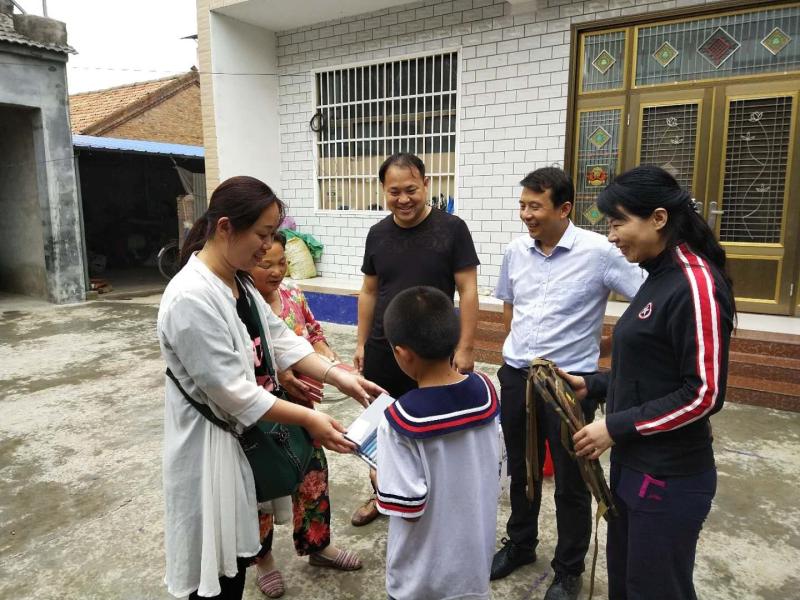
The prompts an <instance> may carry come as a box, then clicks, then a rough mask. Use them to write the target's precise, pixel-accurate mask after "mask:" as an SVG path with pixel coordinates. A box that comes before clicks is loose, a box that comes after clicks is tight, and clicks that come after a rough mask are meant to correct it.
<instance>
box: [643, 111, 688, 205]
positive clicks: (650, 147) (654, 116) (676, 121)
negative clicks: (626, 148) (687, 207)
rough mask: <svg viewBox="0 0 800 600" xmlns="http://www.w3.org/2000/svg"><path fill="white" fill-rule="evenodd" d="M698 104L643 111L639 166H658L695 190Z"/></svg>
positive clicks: (683, 184)
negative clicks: (693, 185)
mask: <svg viewBox="0 0 800 600" xmlns="http://www.w3.org/2000/svg"><path fill="white" fill-rule="evenodd" d="M698 112H699V107H698V105H697V104H675V105H668V106H647V107H645V108H644V110H643V111H642V127H641V132H642V133H641V146H640V148H641V150H640V152H639V164H643V165H657V166H659V167H661V168H662V169H665V170H666V171H668V172H669V173H671V174H672V176H673V177H675V179H677V180H678V183H680V184H681V186H682V187H684V188H686V189H687V190H689V192H690V193H691V191H692V180H693V178H694V169H695V165H694V156H695V148H696V146H697V117H698Z"/></svg>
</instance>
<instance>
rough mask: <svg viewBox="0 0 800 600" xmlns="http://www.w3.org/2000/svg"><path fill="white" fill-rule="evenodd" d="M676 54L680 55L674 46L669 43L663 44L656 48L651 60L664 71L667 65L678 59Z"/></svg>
mask: <svg viewBox="0 0 800 600" xmlns="http://www.w3.org/2000/svg"><path fill="white" fill-rule="evenodd" d="M678 54H680V53H679V52H678V50H677V48H675V46H673V45H672V44H670V43H669V42H664V43H663V44H661V45H660V46H659V47H658V50H656V51H655V52H653V58H655V59H656V62H657V63H658V64H660V65H661V66H662V67H663V68H665V69H666V68H667V65H669V63H671V62H672V61H673V60H675V59H676V58H678Z"/></svg>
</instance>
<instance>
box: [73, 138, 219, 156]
mask: <svg viewBox="0 0 800 600" xmlns="http://www.w3.org/2000/svg"><path fill="white" fill-rule="evenodd" d="M72 145H73V146H75V147H76V148H92V149H94V150H108V151H111V152H133V153H138V154H156V155H159V156H184V157H187V158H204V157H205V150H204V149H203V147H202V146H187V145H185V144H167V143H165V142H145V141H142V140H123V139H120V138H107V137H95V136H93V135H78V134H73V135H72Z"/></svg>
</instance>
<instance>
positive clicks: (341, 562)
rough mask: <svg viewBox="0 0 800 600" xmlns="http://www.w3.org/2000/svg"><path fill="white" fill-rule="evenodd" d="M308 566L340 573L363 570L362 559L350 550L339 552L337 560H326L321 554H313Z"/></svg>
mask: <svg viewBox="0 0 800 600" xmlns="http://www.w3.org/2000/svg"><path fill="white" fill-rule="evenodd" d="M308 564H310V565H311V566H312V567H327V568H329V569H338V570H339V571H358V570H359V569H360V568H361V559H360V558H358V556H356V554H355V553H353V552H350V551H349V550H339V553H338V554H337V555H336V558H325V557H324V556H322V554H321V553H319V552H318V553H316V554H311V555H310V556H309V557H308Z"/></svg>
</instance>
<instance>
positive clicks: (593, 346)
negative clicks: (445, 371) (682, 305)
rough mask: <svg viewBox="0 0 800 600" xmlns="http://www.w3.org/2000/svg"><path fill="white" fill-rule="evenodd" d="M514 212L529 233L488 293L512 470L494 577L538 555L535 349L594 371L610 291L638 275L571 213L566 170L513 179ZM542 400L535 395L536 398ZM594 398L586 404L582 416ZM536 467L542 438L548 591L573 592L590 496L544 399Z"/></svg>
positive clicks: (624, 288) (571, 367)
mask: <svg viewBox="0 0 800 600" xmlns="http://www.w3.org/2000/svg"><path fill="white" fill-rule="evenodd" d="M521 184H522V186H523V187H522V194H521V196H520V201H519V207H520V218H521V219H522V221H523V222H524V223H525V225H526V226H527V228H528V233H527V234H526V235H524V236H522V237H519V238H517V239H515V240H513V241H512V242H511V243H510V244H509V245H508V247H507V248H506V252H505V256H504V257H503V264H502V267H501V270H500V277H499V281H498V283H497V289H496V291H495V296H496V297H497V298H499V299H500V300H502V301H503V322H504V324H505V328H506V332H508V336H507V337H506V340H505V343H504V345H503V362H504V364H503V366H502V367H501V368H500V371H499V372H498V374H497V375H498V379H499V380H500V386H501V421H502V426H503V434H504V437H505V442H506V449H507V452H508V471H509V474H510V475H511V516H510V518H509V519H508V524H507V527H506V530H507V533H508V539H506V538H503V548H502V549H501V550H499V551H498V552H497V554H495V557H494V560H493V563H492V579H500V578H501V577H505V576H507V575H509V574H510V573H511V572H513V571H514V570H515V569H516V568H517V567H519V566H521V565H524V564H528V563H532V562H533V561H535V560H536V546H537V544H538V543H539V539H538V533H539V531H538V517H539V506H540V503H541V491H542V490H541V477H540V478H539V481H538V483H537V484H536V497H535V499H534V500H533V501H528V498H527V496H526V493H525V485H526V471H525V422H526V417H525V391H526V379H527V376H528V366H529V364H530V362H531V360H532V359H533V358H536V357H543V358H548V359H550V360H553V361H555V363H556V364H557V365H558V366H559V367H560V368H562V369H564V370H565V371H568V372H571V373H592V372H595V371H597V361H598V359H599V355H600V346H599V343H600V334H601V331H602V327H603V316H604V315H605V309H606V303H607V301H608V295H609V292H611V291H614V292H617V293H619V294H622V295H623V296H626V297H628V298H631V297H633V295H634V294H635V293H636V291H637V290H638V289H639V286H640V285H641V283H642V282H643V281H644V275H643V274H642V273H643V272H642V270H641V269H640V268H639V267H638V265H635V264H631V263H629V262H628V261H627V260H625V258H624V257H623V256H622V254H621V253H620V252H619V250H617V249H616V248H615V247H614V246H613V245H612V244H610V243H609V242H608V241H607V240H606V239H605V238H604V237H603V236H602V235H599V234H597V233H593V232H591V231H588V230H585V229H581V228H579V227H576V226H575V225H574V224H573V223H572V221H570V218H569V215H570V213H571V211H572V206H573V199H574V193H575V192H574V187H573V185H572V181H571V180H570V178H569V177H568V176H567V174H566V173H564V171H562V170H561V169H558V168H555V167H546V168H543V169H538V170H536V171H533V172H532V173H529V174H528V175H527V176H526V177H525V179H523V180H522V181H521ZM540 402H541V400H540ZM594 409H595V407H594V406H584V412H585V413H586V415H587V417H588V420H589V421H591V420H592V419H593V414H594ZM537 411H538V415H539V419H538V425H539V431H538V436H537V437H538V440H539V461H540V464H539V472H540V475H541V470H542V465H543V461H544V456H545V452H544V440H545V439H547V440H548V445H549V447H550V455H551V457H552V460H553V467H554V470H555V488H556V489H555V503H556V520H557V528H558V541H557V545H556V549H555V556H554V558H553V560H552V562H551V566H552V567H553V570H554V571H555V577H554V579H553V582H552V583H551V585H550V587H549V588H548V590H547V594H546V595H545V599H546V600H574V599H575V598H577V596H578V593H579V591H580V588H581V573H582V572H583V570H584V559H585V557H586V551H587V550H588V548H589V540H590V537H591V532H592V521H591V498H590V495H589V492H588V490H587V489H586V485H585V484H584V482H583V480H582V479H581V476H580V472H579V471H578V467H577V463H575V461H574V460H573V459H572V458H570V456H569V454H568V453H567V452H566V450H565V449H564V447H563V446H562V444H561V424H560V421H559V419H558V417H557V416H556V414H555V412H554V411H553V409H552V408H551V407H550V406H544V404H543V403H542V404H541V405H539V406H537Z"/></svg>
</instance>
